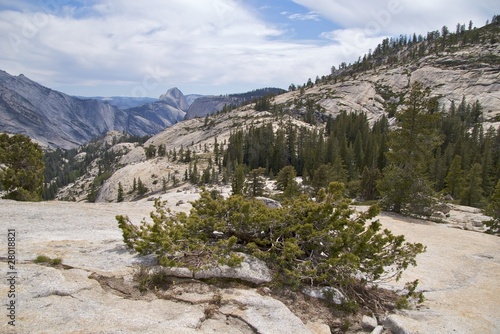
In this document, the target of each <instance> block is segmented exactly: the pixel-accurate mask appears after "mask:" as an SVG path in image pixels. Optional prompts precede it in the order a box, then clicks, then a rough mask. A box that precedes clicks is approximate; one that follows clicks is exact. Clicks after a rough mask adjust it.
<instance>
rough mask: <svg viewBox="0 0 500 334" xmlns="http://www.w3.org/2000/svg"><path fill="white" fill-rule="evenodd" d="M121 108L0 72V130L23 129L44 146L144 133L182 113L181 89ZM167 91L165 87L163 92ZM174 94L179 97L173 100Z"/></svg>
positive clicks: (168, 123)
mask: <svg viewBox="0 0 500 334" xmlns="http://www.w3.org/2000/svg"><path fill="white" fill-rule="evenodd" d="M179 93H180V92H175V94H174V93H171V95H165V99H164V100H160V101H158V102H155V103H150V104H146V105H145V106H152V107H142V108H135V109H128V110H121V109H119V108H117V107H116V106H113V105H111V104H108V103H104V102H102V101H99V100H95V99H82V98H76V97H72V96H69V95H66V94H64V93H61V92H58V91H55V90H52V89H50V88H47V87H44V86H42V85H40V84H38V83H36V82H34V81H32V80H30V79H28V78H27V77H26V76H24V75H22V74H21V75H19V76H12V75H10V74H8V73H7V72H5V71H0V132H7V133H22V134H25V135H27V136H29V137H30V138H32V139H33V140H35V141H37V142H38V143H40V144H41V145H42V146H43V147H52V148H56V147H59V148H63V149H68V148H74V147H77V146H80V145H82V144H84V143H87V142H89V141H90V140H92V139H94V138H96V137H99V136H102V135H104V134H106V133H107V132H109V131H112V130H118V131H126V132H128V133H130V134H131V135H136V136H145V135H152V134H155V133H158V132H160V131H162V130H163V129H164V128H165V127H167V126H171V125H172V124H175V123H176V122H178V121H180V120H182V119H183V118H184V115H185V112H184V111H183V110H180V109H178V108H177V106H181V105H182V107H183V108H186V107H187V103H186V102H185V100H184V99H183V98H182V93H180V95H179ZM167 94H168V92H167ZM176 99H179V101H177V100H176Z"/></svg>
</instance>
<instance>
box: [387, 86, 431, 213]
mask: <svg viewBox="0 0 500 334" xmlns="http://www.w3.org/2000/svg"><path fill="white" fill-rule="evenodd" d="M429 93H430V92H429V91H428V90H426V89H424V88H423V86H422V85H421V84H420V83H415V84H414V85H413V86H412V87H411V90H410V92H409V96H408V97H407V99H406V101H405V108H404V109H403V110H402V111H401V112H399V113H397V114H396V120H397V122H398V125H399V128H397V129H395V130H393V131H392V132H391V133H390V136H389V139H390V142H389V147H390V151H389V152H388V153H387V154H386V157H387V160H388V161H389V165H388V166H387V167H386V168H385V169H384V177H383V179H382V180H381V181H380V182H379V185H378V190H379V191H380V193H381V194H382V196H383V201H382V204H383V206H384V208H385V209H388V210H391V211H394V212H397V213H401V212H405V213H413V214H417V215H430V214H432V204H433V196H434V191H433V189H432V185H431V183H430V181H429V178H428V169H429V164H428V162H429V161H430V160H431V157H432V153H433V150H434V149H435V148H437V147H438V146H439V145H440V144H441V136H440V135H439V133H438V131H437V129H436V123H438V121H439V115H438V114H434V113H431V112H429V110H428V96H429Z"/></svg>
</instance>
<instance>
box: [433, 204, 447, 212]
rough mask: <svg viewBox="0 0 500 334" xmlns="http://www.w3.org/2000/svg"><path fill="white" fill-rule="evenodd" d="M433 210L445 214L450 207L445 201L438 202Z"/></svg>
mask: <svg viewBox="0 0 500 334" xmlns="http://www.w3.org/2000/svg"><path fill="white" fill-rule="evenodd" d="M434 210H435V211H439V212H442V213H444V214H447V213H449V212H450V211H451V208H450V207H449V206H448V205H447V204H445V203H439V204H437V205H436V206H435V207H434Z"/></svg>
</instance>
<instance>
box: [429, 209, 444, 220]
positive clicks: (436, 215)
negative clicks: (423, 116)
mask: <svg viewBox="0 0 500 334" xmlns="http://www.w3.org/2000/svg"><path fill="white" fill-rule="evenodd" d="M431 218H435V219H444V218H446V215H445V214H444V213H443V212H441V211H436V212H434V213H433V214H432V216H431Z"/></svg>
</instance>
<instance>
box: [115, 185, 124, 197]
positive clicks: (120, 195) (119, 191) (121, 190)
mask: <svg viewBox="0 0 500 334" xmlns="http://www.w3.org/2000/svg"><path fill="white" fill-rule="evenodd" d="M116 201H117V202H123V186H122V183H121V182H118V196H117V198H116Z"/></svg>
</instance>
